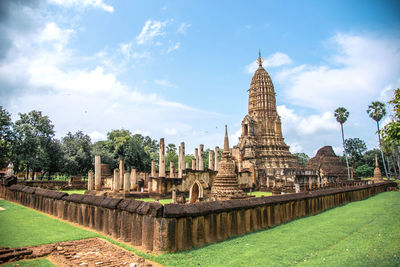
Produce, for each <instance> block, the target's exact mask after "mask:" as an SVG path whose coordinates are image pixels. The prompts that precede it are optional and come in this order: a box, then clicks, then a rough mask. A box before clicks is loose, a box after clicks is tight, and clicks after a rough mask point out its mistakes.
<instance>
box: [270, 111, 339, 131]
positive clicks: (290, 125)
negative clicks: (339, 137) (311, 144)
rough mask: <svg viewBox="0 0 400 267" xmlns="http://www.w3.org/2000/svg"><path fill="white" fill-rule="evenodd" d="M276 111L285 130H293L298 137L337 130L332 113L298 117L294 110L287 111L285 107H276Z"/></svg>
mask: <svg viewBox="0 0 400 267" xmlns="http://www.w3.org/2000/svg"><path fill="white" fill-rule="evenodd" d="M277 110H278V114H279V115H280V116H281V118H282V124H284V125H285V127H286V129H289V130H295V131H296V132H297V134H298V135H300V136H307V135H314V134H321V133H323V132H332V131H335V130H337V129H338V123H337V122H336V120H335V118H334V116H333V113H332V112H329V111H328V112H325V113H323V114H313V115H308V116H300V115H298V114H296V113H295V111H294V109H289V108H287V107H286V106H285V105H281V106H278V107H277Z"/></svg>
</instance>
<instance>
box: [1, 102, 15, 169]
mask: <svg viewBox="0 0 400 267" xmlns="http://www.w3.org/2000/svg"><path fill="white" fill-rule="evenodd" d="M13 125H14V124H13V122H12V120H11V114H10V113H8V111H7V110H5V109H3V107H2V106H0V169H2V168H5V167H6V166H7V165H8V163H9V161H10V160H11V155H12V148H13V144H14V132H13V129H12V128H13Z"/></svg>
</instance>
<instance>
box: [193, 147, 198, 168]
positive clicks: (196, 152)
mask: <svg viewBox="0 0 400 267" xmlns="http://www.w3.org/2000/svg"><path fill="white" fill-rule="evenodd" d="M194 159H195V160H196V162H195V164H194V169H193V166H192V169H193V170H198V169H199V150H198V149H197V148H195V149H194Z"/></svg>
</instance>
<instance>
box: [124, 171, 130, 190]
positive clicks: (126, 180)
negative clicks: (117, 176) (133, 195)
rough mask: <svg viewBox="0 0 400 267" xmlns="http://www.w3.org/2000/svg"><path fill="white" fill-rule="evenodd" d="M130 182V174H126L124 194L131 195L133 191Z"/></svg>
mask: <svg viewBox="0 0 400 267" xmlns="http://www.w3.org/2000/svg"><path fill="white" fill-rule="evenodd" d="M130 181H131V180H130V174H129V172H126V173H124V193H129V190H130V189H131V183H130Z"/></svg>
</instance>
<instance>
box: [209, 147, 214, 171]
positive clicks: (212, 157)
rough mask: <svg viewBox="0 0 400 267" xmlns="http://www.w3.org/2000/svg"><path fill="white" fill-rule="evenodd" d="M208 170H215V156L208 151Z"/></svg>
mask: <svg viewBox="0 0 400 267" xmlns="http://www.w3.org/2000/svg"><path fill="white" fill-rule="evenodd" d="M208 168H209V169H210V170H214V155H213V152H212V150H209V151H208Z"/></svg>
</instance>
